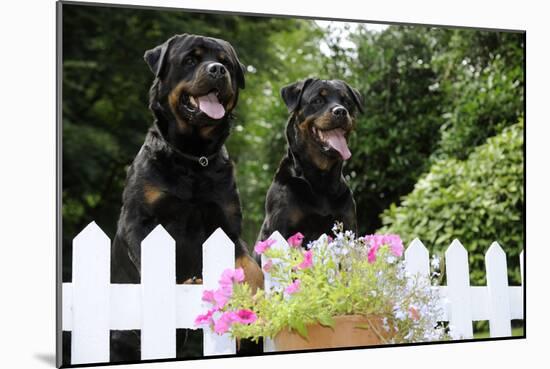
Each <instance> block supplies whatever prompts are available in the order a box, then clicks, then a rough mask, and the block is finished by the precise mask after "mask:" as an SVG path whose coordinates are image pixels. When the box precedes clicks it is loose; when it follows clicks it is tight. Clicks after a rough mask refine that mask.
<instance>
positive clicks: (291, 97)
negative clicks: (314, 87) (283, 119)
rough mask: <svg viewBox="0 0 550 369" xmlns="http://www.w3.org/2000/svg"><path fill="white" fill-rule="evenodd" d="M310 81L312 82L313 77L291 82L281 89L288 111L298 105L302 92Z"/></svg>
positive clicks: (291, 110)
mask: <svg viewBox="0 0 550 369" xmlns="http://www.w3.org/2000/svg"><path fill="white" fill-rule="evenodd" d="M311 82H313V78H307V79H304V80H303V81H298V82H295V83H292V84H290V85H288V86H285V87H283V88H282V89H281V97H282V98H283V101H284V102H285V104H286V106H287V108H288V112H289V113H290V112H293V111H294V110H296V108H297V107H298V106H299V105H300V100H301V99H302V94H303V93H304V91H305V89H306V88H307V86H308V85H310V84H311Z"/></svg>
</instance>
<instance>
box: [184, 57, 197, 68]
mask: <svg viewBox="0 0 550 369" xmlns="http://www.w3.org/2000/svg"><path fill="white" fill-rule="evenodd" d="M196 63H197V60H196V59H195V58H193V57H191V56H188V57H186V58H185V59H183V64H184V65H188V66H193V65H195V64H196Z"/></svg>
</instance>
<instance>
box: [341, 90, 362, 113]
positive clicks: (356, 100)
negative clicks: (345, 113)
mask: <svg viewBox="0 0 550 369" xmlns="http://www.w3.org/2000/svg"><path fill="white" fill-rule="evenodd" d="M345 85H346V88H347V89H348V93H349V94H350V95H351V98H352V99H353V102H354V103H355V105H356V106H357V109H359V111H360V112H361V113H364V112H365V111H364V108H363V97H362V96H361V94H360V93H359V91H357V90H356V89H355V88H353V87H351V86H350V85H348V84H347V83H345Z"/></svg>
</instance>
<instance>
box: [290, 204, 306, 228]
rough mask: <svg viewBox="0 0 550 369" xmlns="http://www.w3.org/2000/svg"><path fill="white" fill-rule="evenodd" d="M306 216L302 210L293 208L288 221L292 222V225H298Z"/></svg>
mask: <svg viewBox="0 0 550 369" xmlns="http://www.w3.org/2000/svg"><path fill="white" fill-rule="evenodd" d="M303 216H304V213H303V212H302V211H301V210H300V208H297V207H292V208H290V210H289V212H288V220H289V221H290V224H293V225H295V224H298V223H299V222H300V220H302V217H303Z"/></svg>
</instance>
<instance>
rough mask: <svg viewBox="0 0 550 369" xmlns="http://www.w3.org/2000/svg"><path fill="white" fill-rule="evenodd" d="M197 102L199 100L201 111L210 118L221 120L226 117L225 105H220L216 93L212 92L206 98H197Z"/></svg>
mask: <svg viewBox="0 0 550 369" xmlns="http://www.w3.org/2000/svg"><path fill="white" fill-rule="evenodd" d="M197 100H199V109H200V110H201V111H203V112H204V113H205V114H206V115H208V116H209V117H210V118H212V119H221V118H223V116H224V115H225V109H224V108H223V105H222V104H220V101H219V100H218V97H217V96H216V94H215V93H214V92H211V93H209V94H208V95H205V96H199V97H197Z"/></svg>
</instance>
